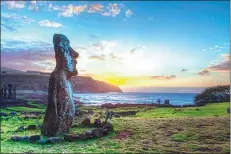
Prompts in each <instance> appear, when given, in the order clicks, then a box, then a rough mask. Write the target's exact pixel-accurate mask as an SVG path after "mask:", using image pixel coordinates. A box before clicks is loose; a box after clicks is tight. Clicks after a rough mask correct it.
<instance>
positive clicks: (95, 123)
mask: <svg viewBox="0 0 231 154" xmlns="http://www.w3.org/2000/svg"><path fill="white" fill-rule="evenodd" d="M100 125H101V121H100V119H95V121H94V126H95V127H99V126H100Z"/></svg>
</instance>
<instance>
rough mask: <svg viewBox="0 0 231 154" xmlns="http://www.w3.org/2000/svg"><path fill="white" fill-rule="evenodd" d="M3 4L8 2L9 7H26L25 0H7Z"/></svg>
mask: <svg viewBox="0 0 231 154" xmlns="http://www.w3.org/2000/svg"><path fill="white" fill-rule="evenodd" d="M3 4H6V5H7V7H8V9H22V8H24V7H25V2H24V1H5V2H4V3H3Z"/></svg>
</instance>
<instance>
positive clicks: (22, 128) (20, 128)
mask: <svg viewBox="0 0 231 154" xmlns="http://www.w3.org/2000/svg"><path fill="white" fill-rule="evenodd" d="M23 130H24V126H20V127H18V129H17V130H16V131H23Z"/></svg>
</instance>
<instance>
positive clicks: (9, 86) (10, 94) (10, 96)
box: [8, 84, 12, 98]
mask: <svg viewBox="0 0 231 154" xmlns="http://www.w3.org/2000/svg"><path fill="white" fill-rule="evenodd" d="M8 98H12V84H8Z"/></svg>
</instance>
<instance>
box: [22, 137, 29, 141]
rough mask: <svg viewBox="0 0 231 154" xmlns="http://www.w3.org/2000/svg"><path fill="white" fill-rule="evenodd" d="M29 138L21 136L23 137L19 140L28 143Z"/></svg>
mask: <svg viewBox="0 0 231 154" xmlns="http://www.w3.org/2000/svg"><path fill="white" fill-rule="evenodd" d="M29 138H30V137H29V136H23V137H22V138H21V140H22V141H29Z"/></svg>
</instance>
